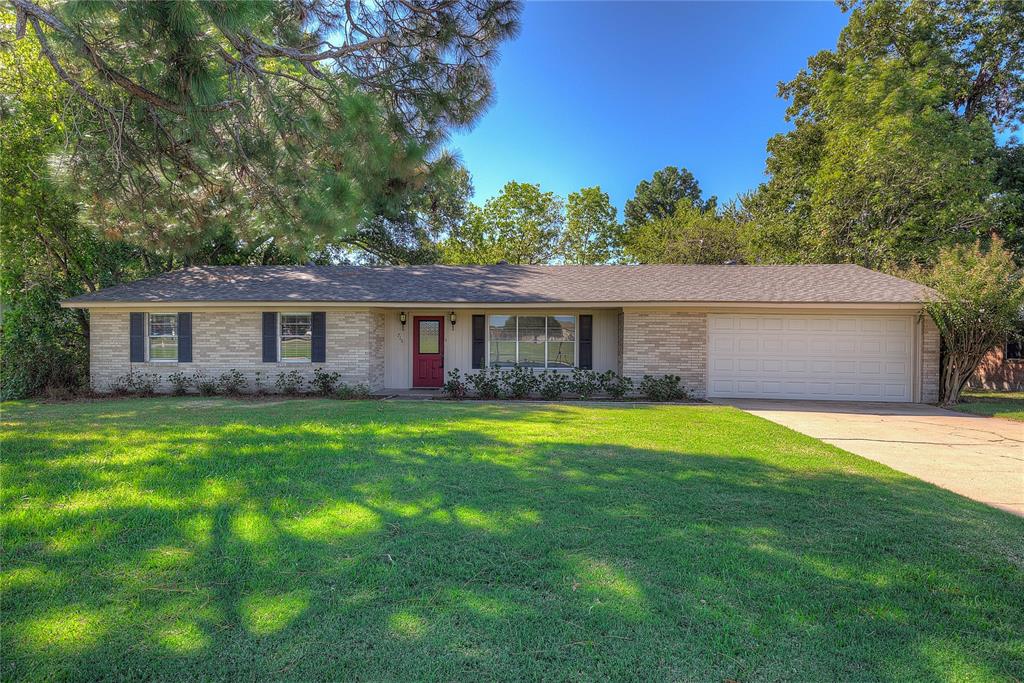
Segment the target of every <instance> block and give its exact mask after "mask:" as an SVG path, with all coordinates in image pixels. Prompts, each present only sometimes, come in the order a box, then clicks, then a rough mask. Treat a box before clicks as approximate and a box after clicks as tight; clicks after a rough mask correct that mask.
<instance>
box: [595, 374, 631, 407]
mask: <svg viewBox="0 0 1024 683" xmlns="http://www.w3.org/2000/svg"><path fill="white" fill-rule="evenodd" d="M600 380H601V389H602V390H603V391H604V393H606V394H608V395H609V396H611V397H612V398H614V399H616V400H620V399H622V398H623V397H625V396H626V395H627V394H630V393H632V392H633V380H631V379H630V378H629V377H623V376H622V375H620V374H619V373H617V372H615V371H614V370H608V371H607V372H602V373H601V375H600Z"/></svg>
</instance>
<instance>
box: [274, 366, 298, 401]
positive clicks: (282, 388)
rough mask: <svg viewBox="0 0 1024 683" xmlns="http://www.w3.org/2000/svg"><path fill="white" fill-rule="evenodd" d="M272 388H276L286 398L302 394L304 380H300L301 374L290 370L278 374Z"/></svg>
mask: <svg viewBox="0 0 1024 683" xmlns="http://www.w3.org/2000/svg"><path fill="white" fill-rule="evenodd" d="M274 386H275V387H277V390H278V391H279V392H280V393H282V394H285V395H286V396H294V395H295V394H299V393H302V390H303V388H304V386H305V380H304V379H302V373H300V372H299V371H298V370H291V371H289V372H282V373H281V374H279V375H278V376H277V379H276V380H275V381H274Z"/></svg>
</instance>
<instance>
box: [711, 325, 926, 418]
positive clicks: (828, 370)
mask: <svg viewBox="0 0 1024 683" xmlns="http://www.w3.org/2000/svg"><path fill="white" fill-rule="evenodd" d="M912 339H913V318H911V317H910V316H846V315H839V316H822V315H717V314H716V315H711V316H709V317H708V395H709V396H712V397H721V398H744V397H750V398H755V397H756V398H795V399H817V400H836V401H910V400H912V397H913V394H912V393H911V376H912V372H911V369H912V362H911V358H912V356H911V347H912Z"/></svg>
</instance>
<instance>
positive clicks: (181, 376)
mask: <svg viewBox="0 0 1024 683" xmlns="http://www.w3.org/2000/svg"><path fill="white" fill-rule="evenodd" d="M167 381H168V382H170V383H171V393H172V394H174V395H175V396H184V395H185V394H187V393H188V388H189V387H190V386H192V378H191V377H189V376H188V375H186V374H185V373H184V372H172V373H171V374H170V375H168V376H167Z"/></svg>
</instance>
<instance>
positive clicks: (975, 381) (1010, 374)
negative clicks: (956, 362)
mask: <svg viewBox="0 0 1024 683" xmlns="http://www.w3.org/2000/svg"><path fill="white" fill-rule="evenodd" d="M968 386H970V387H971V388H972V389H989V390H992V391H1024V360H1020V359H1017V358H1012V359H1008V358H1006V346H1005V345H1000V346H997V347H996V348H994V349H992V350H991V351H989V352H988V354H987V355H986V356H985V357H984V358H983V359H982V360H981V363H979V364H978V369H977V370H976V371H975V372H974V375H973V376H972V377H971V381H970V383H969V385H968Z"/></svg>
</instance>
